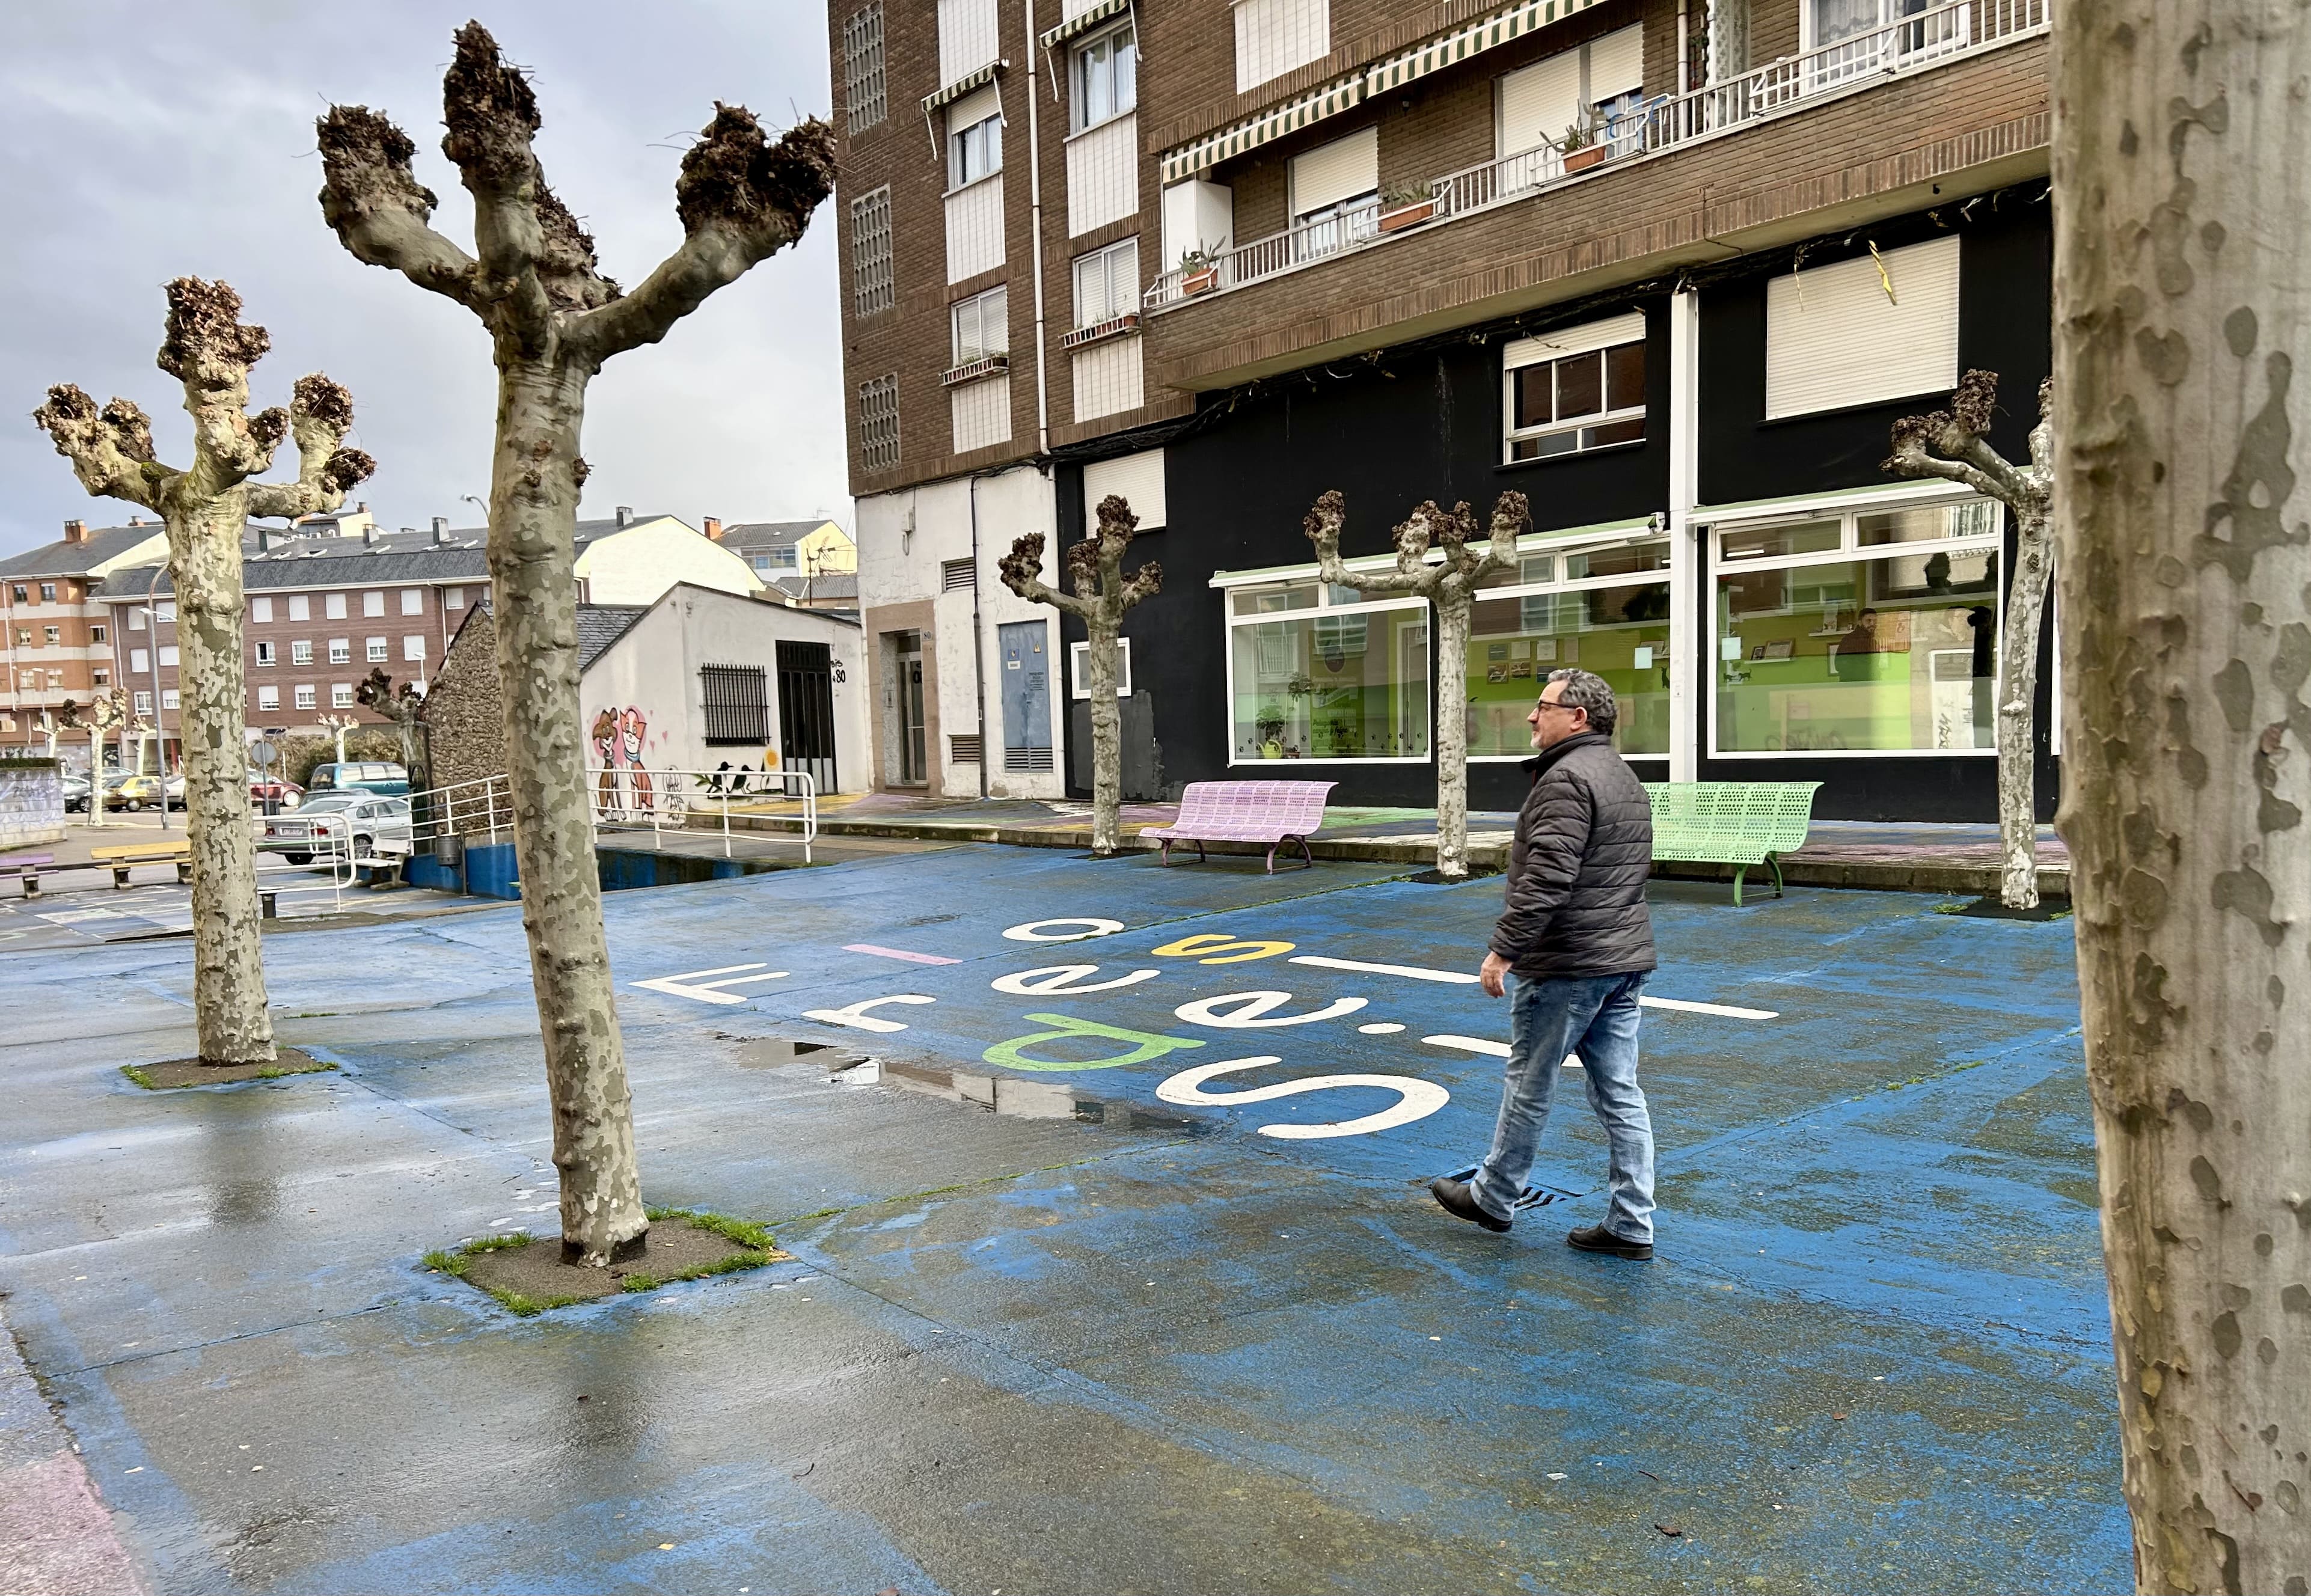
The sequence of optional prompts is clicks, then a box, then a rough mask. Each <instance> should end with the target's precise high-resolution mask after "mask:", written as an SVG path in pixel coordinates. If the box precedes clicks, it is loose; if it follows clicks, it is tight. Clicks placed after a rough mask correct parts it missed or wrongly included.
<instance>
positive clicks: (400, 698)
mask: <svg viewBox="0 0 2311 1596" xmlns="http://www.w3.org/2000/svg"><path fill="white" fill-rule="evenodd" d="M353 702H356V703H358V704H360V705H361V706H362V708H363V709H365V710H368V711H371V713H372V714H378V715H382V716H384V717H385V718H386V719H387V720H390V721H391V722H393V730H394V735H395V736H397V737H399V738H400V739H401V768H402V769H403V770H405V771H407V772H410V773H411V774H412V775H413V776H414V775H415V773H416V771H417V728H418V726H419V724H420V723H421V722H423V720H424V719H425V694H424V693H423V691H421V690H420V689H419V687H418V685H417V684H416V683H414V682H408V681H405V682H403V683H401V684H400V685H395V684H394V680H393V677H392V676H390V675H389V674H388V672H387V671H386V668H385V667H383V666H381V665H378V666H372V667H370V673H369V675H368V676H364V677H362V680H361V683H360V685H357V686H356V687H354V689H353ZM427 779H428V780H429V781H430V780H431V779H432V778H431V777H430V775H429V777H428V778H427Z"/></svg>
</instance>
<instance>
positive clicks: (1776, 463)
mask: <svg viewBox="0 0 2311 1596" xmlns="http://www.w3.org/2000/svg"><path fill="white" fill-rule="evenodd" d="M2047 4H2049V0H1962V3H1959V4H1932V0H1493V3H1491V4H1479V3H1472V0H1443V3H1437V0H1426V3H1417V0H1234V4H1230V5H1228V6H1226V7H1225V8H1222V7H1218V6H1215V5H1210V4H1188V3H1186V0H1046V3H1045V4H1040V5H1039V4H1034V3H1033V0H937V4H936V5H934V4H931V3H930V0H869V3H868V4H860V3H859V0H830V6H829V13H828V23H829V32H830V37H831V39H832V43H833V76H834V84H833V89H834V103H835V108H836V111H835V126H836V131H837V135H838V138H839V140H840V155H839V159H840V167H841V199H840V202H839V203H840V204H841V205H842V207H843V208H842V212H841V214H839V215H838V216H837V218H836V221H837V223H838V227H839V230H840V233H841V253H842V329H843V349H844V360H845V371H846V401H847V405H846V407H847V411H848V421H849V447H850V476H851V484H852V490H853V493H854V494H855V495H856V497H857V499H858V501H859V513H858V519H857V521H856V523H855V525H856V527H857V530H858V541H859V587H860V596H861V601H862V604H863V606H864V607H865V610H866V614H867V624H868V634H869V635H868V650H867V653H868V670H869V673H870V676H871V678H872V682H873V685H874V698H873V703H874V707H875V711H876V718H877V726H876V749H875V753H876V781H877V784H878V785H883V786H891V787H899V788H909V787H912V788H920V789H929V790H934V791H939V792H945V793H951V794H956V795H963V794H968V793H977V792H992V793H998V794H1020V795H1039V796H1053V797H1056V796H1059V795H1060V793H1061V792H1062V791H1066V790H1080V789H1082V787H1083V786H1084V785H1085V778H1086V770H1085V768H1084V767H1085V765H1086V764H1087V747H1086V745H1087V742H1088V737H1087V732H1086V716H1085V715H1084V713H1083V708H1084V706H1083V705H1082V704H1081V703H1079V702H1076V703H1072V704H1071V703H1070V702H1069V701H1070V699H1071V697H1072V694H1073V693H1076V692H1077V691H1080V689H1079V687H1078V686H1077V683H1076V679H1075V678H1076V672H1075V671H1074V670H1073V669H1072V668H1071V669H1070V670H1068V671H1067V672H1062V673H1057V674H1055V673H1054V671H1053V669H1052V666H1053V664H1054V662H1055V661H1056V659H1057V658H1058V656H1059V654H1060V652H1061V651H1062V650H1068V645H1069V644H1070V643H1071V642H1073V641H1075V640H1076V639H1077V638H1079V637H1080V635H1081V634H1080V632H1079V631H1078V630H1077V629H1075V628H1074V627H1073V625H1072V624H1071V623H1070V624H1068V625H1067V626H1066V627H1062V626H1061V625H1060V623H1059V622H1058V621H1057V619H1056V618H1055V617H1053V616H1052V615H1051V612H1049V611H1048V610H1045V609H1042V608H1040V607H1038V606H1030V605H1026V604H1024V603H1023V602H1021V601H1019V600H1017V599H1016V597H1013V596H1012V595H1011V594H1009V593H1008V592H1007V590H1006V589H1003V588H1002V587H1001V585H1000V583H999V581H998V580H997V578H996V563H997V562H998V561H999V559H1000V558H1001V556H1002V555H1003V554H1005V553H1006V552H1007V550H1008V549H1009V547H1010V545H1011V543H1012V540H1013V539H1014V538H1015V537H1016V536H1018V535H1019V534H1021V533H1025V532H1042V533H1043V534H1044V535H1045V536H1046V537H1047V538H1048V540H1049V545H1050V552H1049V557H1048V558H1047V562H1046V573H1047V577H1048V576H1049V575H1050V574H1051V572H1052V571H1055V570H1056V565H1057V558H1056V556H1057V552H1058V550H1059V549H1060V548H1061V547H1063V546H1065V545H1066V544H1067V543H1068V542H1071V541H1073V540H1075V539H1076V538H1077V537H1079V536H1081V535H1082V528H1083V527H1084V525H1085V522H1086V511H1087V507H1088V506H1089V505H1091V504H1094V503H1096V502H1097V501H1098V500H1099V499H1100V498H1101V497H1103V496H1104V495H1105V494H1107V493H1123V494H1124V495H1125V496H1126V497H1127V498H1129V500H1130V501H1131V503H1132V505H1133V508H1134V509H1135V510H1137V511H1138V514H1139V517H1140V523H1141V532H1142V535H1143V541H1142V542H1141V544H1140V545H1138V548H1139V550H1141V551H1142V552H1143V554H1144V557H1147V558H1155V559H1160V560H1161V561H1162V562H1163V564H1164V571H1165V577H1164V592H1163V594H1162V595H1161V596H1160V597H1157V598H1155V599H1152V600H1150V601H1149V602H1147V604H1144V605H1142V606H1140V607H1139V608H1138V609H1136V610H1135V611H1133V612H1132V614H1131V615H1130V617H1129V619H1128V620H1127V622H1126V624H1125V629H1124V630H1125V635H1126V638H1127V641H1128V642H1129V644H1130V645H1131V646H1132V648H1133V650H1134V653H1133V664H1134V665H1135V666H1136V669H1129V670H1128V671H1127V677H1126V681H1125V682H1124V684H1123V689H1124V691H1125V693H1126V695H1127V702H1126V713H1125V736H1126V758H1125V780H1126V786H1127V791H1129V792H1131V793H1133V794H1134V795H1135V796H1138V795H1142V794H1145V795H1147V796H1154V795H1156V793H1158V792H1159V791H1168V790H1174V789H1176V788H1177V786H1178V785H1179V784H1180V783H1181V782H1182V781H1192V780H1197V779H1200V778H1207V777H1217V776H1225V775H1226V774H1229V773H1230V772H1232V771H1234V772H1242V770H1243V767H1246V766H1261V767H1267V768H1269V770H1270V771H1272V770H1273V762H1275V761H1278V760H1297V761H1298V762H1300V763H1302V764H1303V765H1304V766H1306V767H1307V769H1306V772H1305V773H1307V774H1309V775H1312V776H1317V775H1321V776H1324V777H1330V778H1332V779H1335V780H1337V781H1339V782H1340V783H1341V789H1340V790H1339V793H1338V794H1337V795H1336V796H1338V797H1339V798H1342V799H1344V800H1347V801H1352V802H1356V801H1361V802H1375V803H1387V802H1420V801H1426V798H1427V797H1428V796H1429V795H1430V794H1432V793H1433V791H1434V769H1433V760H1432V756H1431V754H1430V731H1431V720H1432V717H1433V709H1434V695H1433V693H1432V691H1431V685H1432V683H1433V682H1434V680H1435V672H1436V671H1438V670H1445V669H1453V670H1461V671H1463V672H1464V673H1466V676H1467V677H1468V680H1469V685H1470V697H1471V710H1470V728H1469V729H1470V752H1471V755H1472V763H1471V772H1470V784H1471V798H1472V801H1474V802H1476V803H1477V804H1478V805H1480V806H1485V807H1513V803H1514V801H1515V799H1516V798H1517V797H1518V796H1519V792H1518V788H1519V781H1520V778H1519V775H1518V772H1517V770H1516V765H1517V763H1518V761H1519V760H1520V759H1521V758H1522V757H1523V755H1524V754H1525V753H1526V746H1525V738H1524V728H1523V726H1522V715H1523V712H1524V709H1525V707H1526V705H1527V704H1529V702H1530V699H1531V697H1532V696H1533V694H1534V693H1535V691H1536V686H1537V683H1538V682H1539V681H1542V680H1545V679H1546V677H1547V674H1548V670H1549V669H1550V668H1552V667H1554V666H1556V665H1560V664H1575V663H1577V664H1579V665H1581V666H1583V667H1585V668H1588V669H1591V670H1593V671H1596V672H1598V673H1599V674H1600V675H1602V676H1605V677H1606V678H1607V679H1608V680H1609V681H1610V682H1611V683H1612V684H1613V685H1614V687H1615V689H1616V690H1617V692H1618V693H1619V694H1620V696H1621V699H1622V714H1621V744H1622V749H1623V752H1624V754H1625V755H1626V756H1627V757H1628V758H1629V759H1630V760H1631V761H1632V762H1633V763H1635V765H1636V766H1637V767H1638V769H1639V772H1640V773H1641V774H1644V775H1645V776H1647V777H1649V778H1660V777H1670V778H1674V779H1679V780H1690V779H1696V778H1740V777H1749V778H1752V779H1764V778H1771V779H1786V780H1818V781H1822V782H1823V783H1824V788H1823V790H1822V792H1821V794H1820V796H1819V802H1818V807H1817V811H1816V812H1817V813H1818V814H1821V815H1829V816H1838V815H1844V816H1906V817H1917V818H1955V817H1967V818H1984V817H1987V816H1988V815H1991V814H1992V813H1993V792H1994V766H1995V760H1994V753H1993V747H1992V728H1991V724H1990V709H1991V705H1992V703H1993V702H1994V693H1995V683H1996V678H1997V675H1998V671H1999V661H1998V659H1997V657H1996V655H1997V646H1996V645H1997V625H1996V624H1997V618H1998V612H1999V608H2000V606H2001V601H2002V591H2003V587H2004V577H2005V573H2006V571H2007V570H2008V569H2010V565H2011V560H2010V545H2011V532H2010V529H2009V528H2005V527H2004V526H2003V521H2002V512H2001V510H2000V509H1999V507H1997V506H1995V505H1993V504H1987V503H1984V502H1981V501H1975V500H1972V499H1970V498H1969V497H1968V496H1967V495H1966V494H1964V493H1955V492H1952V491H1951V490H1950V489H1949V486H1948V484H1914V483H1906V482H1898V483H1897V482H1893V481H1889V480H1888V478H1887V477H1886V476H1885V475H1883V474H1882V472H1881V470H1880V467H1879V462H1880V461H1881V460H1882V459H1883V458H1884V456H1885V455H1886V453H1887V435H1888V427H1889V425H1890V423H1892V421H1893V420H1895V419H1896V418H1897V417H1898V416H1900V415H1903V414H1909V413H1911V412H1914V411H1917V410H1921V409H1926V408H1931V407H1932V406H1933V405H1934V404H1936V403H1938V402H1939V401H1940V397H1941V396H1943V395H1944V394H1946V393H1947V392H1948V390H1949V388H1950V387H1951V386H1952V384H1953V383H1954V382H1955V381H1956V379H1957V378H1958V374H1959V372H1960V371H1963V370H1965V369H1966V368H1967V367H1972V366H1983V367H1987V368H1990V369H1992V370H1994V371H1998V372H2000V373H2001V377H2002V379H2003V381H2004V393H2005V396H2006V399H2007V405H2006V413H2005V414H2004V415H2003V416H2001V427H2000V430H1999V432H1998V433H1997V435H1996V436H1995V438H1994V440H1993V441H1995V442H1996V443H1997V444H1998V445H1999V447H2001V449H2005V450H2006V451H2008V452H2009V453H2010V454H2019V452H2020V451H2021V450H2022V448H2023V439H2024V434H2025V432H2026V431H2027V429H2028V425H2029V423H2030V422H2031V421H2032V419H2034V418H2033V414H2032V412H2033V410H2034V395H2035V392H2036V386H2037V383H2038V380H2039V379H2040V378H2041V377H2043V376H2044V375H2045V372H2046V371H2047V369H2048V365H2049V360H2050V349H2049V302H2050V276H2049V273H2050V266H2049V259H2050V250H2051V224H2050V220H2049V215H2048V211H2049V207H2048V205H2047V204H2046V183H2045V177H2046V171H2047V148H2046V145H2047V135H2048V106H2047V90H2046V74H2045V51H2046V42H2045V33H2046V27H2045V23H2046V17H2047V11H2046V7H2047ZM1327 488H1339V489H1340V490H1342V491H1343V492H1344V493H1346V494H1347V502H1348V513H1349V520H1348V531H1347V537H1346V539H1345V543H1346V547H1347V553H1348V554H1349V555H1350V556H1351V557H1352V558H1356V557H1359V556H1361V557H1365V558H1372V559H1375V560H1379V561H1382V563H1384V562H1385V559H1386V554H1387V551H1388V549H1389V547H1390V541H1389V539H1390V528H1391V526H1392V525H1393V524H1394V523H1395V522H1397V521H1399V520H1400V519H1403V517H1404V515H1405V513H1406V512H1407V511H1408V510H1409V509H1410V508H1411V507H1412V506H1413V505H1414V504H1415V503H1417V502H1418V501H1421V500H1424V499H1430V498H1434V499H1437V500H1440V501H1444V502H1446V503H1448V504H1449V503H1450V502H1452V501H1454V500H1456V499H1466V500H1468V501H1470V502H1471V504H1472V505H1474V506H1475V507H1476V508H1477V509H1478V511H1479V512H1480V513H1481V512H1483V511H1484V510H1488V509H1489V508H1490V505H1491V503H1492V501H1493V499H1494V498H1495V496H1496V494H1498V493H1500V492H1502V491H1503V490H1504V489H1508V488H1516V489H1519V490H1521V491H1522V492H1523V493H1525V494H1526V495H1527V496H1528V497H1529V498H1530V501H1531V504H1532V509H1533V516H1534V522H1533V528H1534V529H1533V531H1532V533H1531V534H1530V536H1528V537H1527V538H1526V540H1525V543H1524V545H1523V548H1522V555H1523V558H1522V565H1521V568H1520V569H1519V570H1518V571H1515V572H1513V573H1512V574H1511V575H1510V576H1509V577H1508V578H1507V579H1506V580H1504V581H1502V582H1501V583H1500V585H1499V586H1497V587H1496V588H1495V589H1492V590H1491V591H1490V592H1489V593H1488V594H1487V597H1486V598H1485V599H1484V600H1483V601H1482V602H1481V603H1480V605H1479V606H1478V612H1477V615H1476V620H1475V625H1474V628H1473V632H1474V635H1473V636H1472V638H1471V641H1470V643H1469V653H1468V657H1467V658H1464V659H1459V660H1449V661H1448V660H1441V659H1438V658H1435V645H1434V641H1433V629H1432V628H1431V627H1430V626H1429V624H1428V617H1427V615H1426V609H1425V607H1424V606H1422V605H1420V604H1419V603H1417V602H1414V603H1410V604H1406V603H1400V602H1382V603H1367V602H1364V601H1362V600H1360V599H1359V598H1358V597H1357V596H1356V593H1355V592H1354V591H1352V590H1347V589H1328V588H1326V587H1325V586H1324V585H1322V584H1320V583H1318V582H1317V581H1316V580H1314V579H1315V572H1314V569H1313V564H1312V559H1311V551H1310V549H1309V546H1308V544H1307V542H1306V540H1305V538H1304V536H1303V535H1302V533H1301V530H1300V522H1301V518H1302V516H1303V515H1304V513H1305V511H1306V510H1307V508H1308V505H1309V504H1310V502H1311V501H1312V500H1313V499H1314V498H1315V497H1316V496H1317V494H1318V493H1321V492H1322V491H1324V490H1325V489H1327ZM2048 646H2049V649H2050V650H2051V638H2050V639H2049V644H2048ZM1068 651H1069V652H1070V653H1072V650H1068ZM1071 663H1072V662H1071ZM2042 676H2044V677H2045V679H2047V680H2049V681H2050V680H2051V672H2050V671H2047V672H2042ZM2044 691H2045V689H2043V688H2042V692H2044ZM1068 709H1072V711H1073V712H1072V713H1062V711H1063V710H1068ZM2039 724H2040V726H2041V727H2042V728H2045V727H2047V726H2048V725H2049V724H2050V716H2049V715H2048V714H2047V713H2046V712H2045V706H2044V705H2042V713H2041V715H2040V719H2039ZM2043 735H2044V734H2043V733H2042V737H2043ZM1061 750H1066V751H1068V753H1067V755H1066V756H1063V755H1062V754H1061V753H1060V751H1061ZM2042 757H2046V758H2050V757H2051V755H2050V754H2042ZM2050 774H2051V772H2050V771H2048V772H2041V778H2042V779H2041V781H2040V782H2039V790H2040V792H2041V793H2042V794H2047V795H2051V794H2052V793H2054V791H2055V790H2056V784H2055V783H2054V781H2052V780H2051V779H2047V778H2048V777H2049V776H2050Z"/></svg>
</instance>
